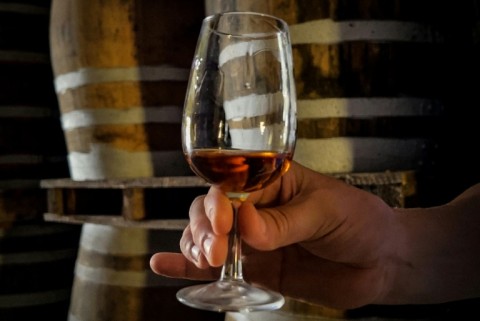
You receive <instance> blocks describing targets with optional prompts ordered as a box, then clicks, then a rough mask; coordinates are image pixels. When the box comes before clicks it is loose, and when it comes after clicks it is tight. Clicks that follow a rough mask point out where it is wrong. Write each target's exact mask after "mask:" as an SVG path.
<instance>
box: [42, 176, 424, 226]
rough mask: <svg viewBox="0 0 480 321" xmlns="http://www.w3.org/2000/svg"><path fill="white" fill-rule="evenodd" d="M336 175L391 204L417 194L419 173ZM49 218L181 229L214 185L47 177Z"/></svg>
mask: <svg viewBox="0 0 480 321" xmlns="http://www.w3.org/2000/svg"><path fill="white" fill-rule="evenodd" d="M333 176H334V177H336V178H338V179H340V180H343V181H345V182H346V183H348V184H351V185H354V186H356V187H358V188H361V189H364V190H367V191H369V192H371V193H374V194H376V195H378V196H379V197H381V198H382V199H384V200H385V202H387V203H388V204H389V205H391V206H396V207H405V204H406V200H407V199H408V198H409V197H411V196H414V195H415V192H416V186H415V173H414V172H411V171H404V172H381V173H345V174H335V175H333ZM40 185H41V187H42V188H43V189H47V191H48V193H47V198H48V210H47V212H46V213H45V214H44V219H45V220H47V221H57V222H63V223H71V224H81V223H98V224H108V225H115V226H130V227H142V228H152V229H177V228H179V229H181V228H183V227H184V226H186V222H187V221H188V210H189V207H190V204H191V203H192V201H193V200H194V198H195V197H197V196H198V195H200V194H204V193H206V192H207V190H208V187H209V185H208V184H207V183H205V182H204V181H203V180H202V179H201V178H199V177H196V176H172V177H149V178H136V179H109V180H90V181H74V180H71V179H48V180H43V181H41V183H40Z"/></svg>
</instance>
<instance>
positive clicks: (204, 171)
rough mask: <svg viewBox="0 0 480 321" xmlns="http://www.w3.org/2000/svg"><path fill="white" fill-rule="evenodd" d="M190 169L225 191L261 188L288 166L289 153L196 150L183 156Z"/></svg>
mask: <svg viewBox="0 0 480 321" xmlns="http://www.w3.org/2000/svg"><path fill="white" fill-rule="evenodd" d="M187 159H188V160H189V163H190V166H191V167H192V170H193V171H194V172H195V173H196V174H197V175H198V176H200V177H202V178H203V179H205V180H206V181H207V182H209V183H210V184H213V185H216V186H218V187H220V188H221V189H222V190H223V191H225V192H233V193H248V192H252V191H256V190H259V189H262V188H264V187H266V186H267V185H269V184H270V183H272V182H273V181H275V180H276V179H277V178H278V177H279V176H281V175H283V174H284V173H285V172H286V171H287V170H288V168H289V167H290V162H291V159H292V154H290V153H277V152H270V151H245V150H227V149H197V150H193V151H192V152H191V153H190V154H188V155H187Z"/></svg>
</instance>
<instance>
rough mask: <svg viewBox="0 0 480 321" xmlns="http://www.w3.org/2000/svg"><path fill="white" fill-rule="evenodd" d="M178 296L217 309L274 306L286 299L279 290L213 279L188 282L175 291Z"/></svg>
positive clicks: (191, 303) (200, 306)
mask: <svg viewBox="0 0 480 321" xmlns="http://www.w3.org/2000/svg"><path fill="white" fill-rule="evenodd" d="M177 299H178V300H179V301H180V302H182V303H183V304H185V305H188V306H190V307H193V308H197V309H203V310H210V311H217V312H252V311H265V310H276V309H279V308H281V307H282V305H283V304H284V303H285V299H284V298H283V296H282V295H281V294H279V293H277V292H273V291H269V290H265V289H261V288H257V287H254V286H252V285H250V284H248V283H245V282H243V281H232V282H229V281H216V282H213V283H209V284H200V285H193V286H189V287H186V288H183V289H181V290H180V291H178V292H177Z"/></svg>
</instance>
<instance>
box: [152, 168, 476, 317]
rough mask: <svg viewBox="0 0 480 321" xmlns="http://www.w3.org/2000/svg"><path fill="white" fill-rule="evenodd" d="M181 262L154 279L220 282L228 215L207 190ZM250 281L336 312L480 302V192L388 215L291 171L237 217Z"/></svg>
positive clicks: (167, 258)
mask: <svg viewBox="0 0 480 321" xmlns="http://www.w3.org/2000/svg"><path fill="white" fill-rule="evenodd" d="M189 215H190V221H189V225H188V226H187V227H186V229H185V230H184V233H183V236H182V238H181V240H180V248H181V251H182V253H165V252H162V253H156V254H155V255H153V256H152V258H151V261H150V266H151V268H152V270H153V271H154V272H155V273H157V274H159V275H163V276H167V277H173V278H188V279H195V280H214V279H217V278H218V277H219V274H220V268H221V265H222V264H223V263H224V261H225V258H226V255H227V241H228V236H227V234H228V232H229V230H230V228H231V226H232V217H233V214H232V208H231V205H230V202H229V200H228V199H227V198H226V196H225V195H224V194H223V193H222V191H220V190H218V189H216V188H214V187H212V188H210V190H209V192H208V194H207V195H204V196H200V197H198V198H196V199H195V200H194V201H193V203H192V205H191V208H190V213H189ZM239 228H240V231H241V234H242V239H243V242H244V243H243V245H244V248H243V274H244V277H245V279H246V281H248V282H251V283H254V284H258V285H261V286H265V287H268V288H271V289H273V290H276V291H279V292H281V293H282V294H284V295H286V296H289V297H292V298H295V299H298V300H304V301H307V302H311V303H317V304H322V305H325V306H330V307H333V308H341V309H351V308H357V307H361V306H364V305H367V304H430V303H442V302H448V301H453V300H461V299H467V298H474V297H477V296H479V295H480V277H479V274H478V271H479V270H480V255H479V251H480V184H478V185H475V186H473V187H471V188H470V189H468V190H466V191H465V192H464V193H462V194H461V195H459V196H458V197H457V198H456V199H454V200H452V201H451V202H449V203H448V204H444V205H441V206H437V207H431V208H408V209H400V208H391V207H389V206H388V205H387V204H386V203H385V202H384V201H383V200H382V199H380V198H379V197H377V196H375V195H373V194H371V193H368V192H366V191H363V190H361V189H358V188H356V187H353V186H351V185H348V184H346V183H344V182H342V181H340V180H337V179H335V178H332V177H329V176H325V175H322V174H320V173H317V172H314V171H311V170H309V169H307V168H305V167H303V166H301V165H299V164H297V163H293V164H292V166H291V168H290V170H289V171H288V172H287V173H286V174H285V175H284V176H283V177H282V178H281V179H278V180H277V181H276V182H274V183H273V184H272V185H270V186H268V187H267V188H265V189H264V190H261V191H258V192H255V193H252V194H251V195H250V196H249V198H248V200H247V201H246V202H244V203H243V204H242V206H241V207H240V208H239Z"/></svg>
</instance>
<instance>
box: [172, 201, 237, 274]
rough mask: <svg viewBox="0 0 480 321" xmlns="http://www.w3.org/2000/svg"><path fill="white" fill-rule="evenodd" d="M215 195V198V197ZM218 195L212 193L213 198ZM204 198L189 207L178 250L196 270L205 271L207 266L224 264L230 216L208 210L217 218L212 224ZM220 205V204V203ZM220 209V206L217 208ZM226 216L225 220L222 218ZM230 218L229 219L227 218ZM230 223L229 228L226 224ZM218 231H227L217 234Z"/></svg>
mask: <svg viewBox="0 0 480 321" xmlns="http://www.w3.org/2000/svg"><path fill="white" fill-rule="evenodd" d="M215 195H216V196H215ZM217 196H218V194H215V193H214V196H213V197H217ZM205 199H206V197H205V196H201V197H198V198H196V199H195V200H194V201H193V203H192V205H191V207H190V223H189V225H188V226H187V227H186V228H185V230H184V232H183V235H182V238H181V240H180V249H181V251H182V253H183V255H184V256H185V257H186V258H187V259H188V260H190V261H191V262H193V263H194V264H195V265H196V266H197V267H198V268H202V269H206V268H208V267H209V266H213V267H218V266H221V265H222V264H223V263H224V262H225V258H226V256H227V243H228V237H227V234H226V233H228V231H229V229H230V227H231V220H232V219H231V216H232V215H231V213H230V215H228V212H227V214H226V215H225V213H223V215H220V216H219V215H218V214H217V213H213V212H216V211H213V210H210V212H211V213H210V216H211V217H214V218H217V219H214V220H212V222H213V224H212V222H211V221H210V220H209V218H208V217H207V214H206V211H205V206H204V203H205ZM220 204H222V202H220ZM219 208H220V209H221V208H222V207H221V206H220V207H219ZM227 209H228V210H230V212H231V209H229V208H228V207H227ZM223 216H226V217H227V219H225V218H223ZM228 216H230V218H228ZM229 222H230V227H228V224H229ZM218 231H220V232H222V231H227V232H225V233H223V234H219V233H218Z"/></svg>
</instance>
